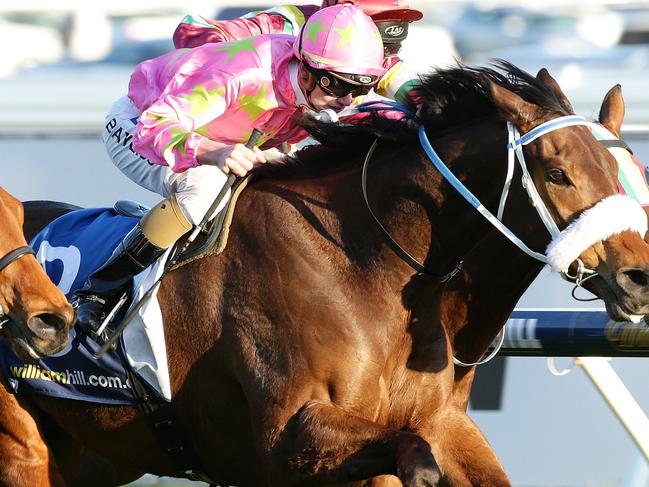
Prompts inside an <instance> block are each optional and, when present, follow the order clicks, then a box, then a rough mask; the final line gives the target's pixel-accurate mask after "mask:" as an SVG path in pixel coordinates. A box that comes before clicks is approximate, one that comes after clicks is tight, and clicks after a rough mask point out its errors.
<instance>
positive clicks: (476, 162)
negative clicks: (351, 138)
mask: <svg viewBox="0 0 649 487" xmlns="http://www.w3.org/2000/svg"><path fill="white" fill-rule="evenodd" d="M505 141H506V130H505V125H504V123H501V122H497V123H496V122H490V123H486V122H482V123H479V124H475V125H473V126H471V127H469V128H465V129H463V130H462V131H459V130H458V131H457V132H454V133H449V134H448V135H446V136H444V137H442V138H439V139H437V140H433V141H432V145H433V146H434V147H435V149H436V151H437V153H438V154H439V156H440V158H441V159H442V160H443V161H444V162H445V163H446V164H447V165H448V166H449V167H450V168H451V170H452V171H453V173H454V174H455V175H456V176H457V177H458V178H459V179H460V180H462V181H463V182H464V183H465V185H466V186H467V187H468V188H469V189H470V190H471V191H472V192H473V194H474V195H475V196H477V197H478V199H480V200H481V201H482V202H483V204H485V205H486V206H487V207H489V208H491V209H492V211H494V212H495V206H496V205H497V201H498V198H499V196H500V188H501V184H502V183H501V181H503V180H504V174H505V170H506V166H507V155H506V150H505ZM395 167H398V168H399V169H398V170H396V171H395ZM371 172H372V174H370V175H369V176H368V181H369V182H368V187H369V188H368V190H369V193H370V195H374V197H373V198H371V204H372V206H373V208H374V211H375V213H377V216H378V218H379V220H380V221H381V222H382V223H383V225H384V226H385V227H386V228H387V229H388V231H389V232H390V234H391V235H392V236H393V237H394V238H395V240H396V241H397V242H399V243H401V244H402V245H403V247H405V248H406V249H407V250H408V252H409V253H411V255H413V257H415V258H416V259H417V260H419V261H420V262H425V263H426V265H427V267H428V268H429V269H431V270H432V271H434V272H436V273H439V274H444V273H446V272H448V271H449V270H450V269H452V268H453V267H454V266H455V264H456V263H457V262H458V261H460V260H462V258H463V256H464V255H465V254H466V253H467V252H468V251H469V250H470V249H471V248H472V247H473V246H474V245H475V244H477V243H478V242H479V241H480V239H481V238H482V237H483V236H484V235H485V233H487V232H488V231H489V230H490V227H489V226H488V224H487V223H486V222H485V220H484V219H483V217H482V216H481V215H480V214H479V213H478V212H477V211H476V210H474V209H472V208H470V206H469V205H468V204H467V203H466V202H465V201H464V199H462V197H461V196H460V195H459V194H458V193H457V192H455V190H454V189H452V188H451V187H450V185H449V184H448V183H447V182H446V181H444V180H443V179H442V176H441V175H440V173H439V172H438V171H437V170H436V169H435V168H434V166H433V165H432V163H431V162H430V160H429V159H428V157H427V156H426V155H425V154H424V153H423V151H422V150H421V149H420V148H419V147H413V148H411V149H409V150H407V151H404V152H403V153H400V154H398V157H395V154H387V155H385V156H384V157H382V158H381V159H378V160H377V164H376V165H375V166H374V167H373V168H372V169H371Z"/></svg>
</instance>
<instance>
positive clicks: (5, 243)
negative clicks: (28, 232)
mask: <svg viewBox="0 0 649 487" xmlns="http://www.w3.org/2000/svg"><path fill="white" fill-rule="evenodd" d="M23 217H24V215H23V207H22V204H21V203H20V201H18V200H17V199H16V198H14V197H13V196H11V195H10V194H9V193H7V192H6V191H5V190H4V189H2V188H0V227H1V228H0V263H1V264H0V323H2V336H3V338H5V339H8V340H9V341H10V342H11V348H12V350H13V352H14V353H15V354H16V356H18V357H19V358H21V359H25V360H33V359H37V358H39V357H41V356H44V355H51V354H54V353H56V352H58V351H60V350H61V349H62V348H63V347H64V346H65V345H66V344H67V340H68V333H69V331H70V327H71V326H72V324H73V322H74V311H73V310H72V307H71V306H70V305H69V304H68V302H67V300H66V299H65V296H64V295H63V293H61V291H59V289H58V288H57V287H56V286H55V285H54V284H53V283H52V281H51V280H50V279H49V277H48V276H47V274H46V273H45V271H44V270H43V268H42V267H41V266H40V265H39V263H38V262H37V261H36V259H35V258H34V255H33V251H32V250H31V248H30V247H28V246H27V242H26V241H25V237H24V235H23V229H22V226H23Z"/></svg>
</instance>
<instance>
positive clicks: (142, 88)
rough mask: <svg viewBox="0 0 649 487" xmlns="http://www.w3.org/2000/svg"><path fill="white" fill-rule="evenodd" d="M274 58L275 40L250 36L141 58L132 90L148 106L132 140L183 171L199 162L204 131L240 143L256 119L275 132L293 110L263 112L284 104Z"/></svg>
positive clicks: (160, 161) (156, 159)
mask: <svg viewBox="0 0 649 487" xmlns="http://www.w3.org/2000/svg"><path fill="white" fill-rule="evenodd" d="M256 39H259V38H256ZM285 44H286V45H287V47H286V48H284V49H283V50H284V51H287V52H286V55H287V56H289V57H291V56H292V53H291V52H289V50H288V43H285ZM258 48H259V49H258ZM273 59H275V58H273V55H272V54H271V43H270V41H264V40H255V39H253V38H247V39H242V40H241V41H238V42H234V43H222V44H206V45H204V46H201V47H198V48H195V49H192V50H190V51H189V52H186V53H184V54H182V55H178V54H177V53H176V54H175V55H174V54H173V53H170V54H167V55H164V56H161V57H160V58H156V59H154V60H151V61H146V62H144V63H142V64H140V65H139V66H138V67H137V68H136V70H135V72H134V73H133V76H132V77H131V82H130V84H129V97H130V98H131V99H132V100H133V102H134V103H135V105H136V106H137V107H138V108H139V109H140V110H142V113H141V115H140V118H139V122H138V125H137V128H136V130H135V134H134V137H133V148H134V149H135V150H136V151H137V152H138V153H139V154H141V155H142V156H144V157H147V158H148V159H149V160H150V161H151V162H154V163H157V164H162V165H167V166H169V167H170V168H171V169H172V170H173V171H174V172H182V171H185V170H187V169H189V168H191V167H196V166H197V165H198V161H197V151H198V147H199V145H200V143H201V141H202V140H203V138H205V137H208V138H209V139H211V140H215V141H218V142H223V143H226V144H235V143H237V142H241V140H243V139H244V138H245V136H246V134H249V133H251V131H252V129H253V128H254V127H255V126H260V128H262V129H264V132H266V133H271V132H272V131H273V129H275V130H276V129H277V128H279V127H280V126H282V125H284V123H285V122H286V118H288V116H289V115H290V113H288V112H287V114H286V118H282V117H280V118H273V120H275V122H273V121H268V120H266V118H265V117H264V114H265V113H266V112H268V111H269V110H273V109H274V108H277V106H278V102H277V97H276V93H275V88H274V82H275V74H276V73H273V71H272V65H273ZM273 125H278V127H274V126H273Z"/></svg>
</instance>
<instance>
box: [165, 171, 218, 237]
mask: <svg viewBox="0 0 649 487" xmlns="http://www.w3.org/2000/svg"><path fill="white" fill-rule="evenodd" d="M183 176H184V177H182V178H181V179H179V180H178V181H177V183H176V197H177V199H178V204H179V205H180V208H181V209H182V210H183V213H184V215H185V216H186V217H187V218H188V219H189V220H191V222H192V223H194V224H195V225H198V224H199V223H200V222H201V221H202V220H203V217H204V216H205V213H207V210H209V208H210V206H212V203H213V202H214V199H215V198H216V197H217V196H218V194H219V192H220V191H221V188H223V186H224V185H225V182H226V181H227V175H226V174H224V173H223V171H221V170H220V169H219V168H217V167H215V166H198V167H194V168H191V169H188V170H187V171H186V172H185V173H184V174H183ZM229 199H230V192H229V191H228V193H227V195H226V196H225V197H224V198H223V200H222V201H221V203H220V204H219V206H218V208H217V210H216V211H215V212H214V213H213V214H212V215H211V216H210V218H213V217H214V216H215V215H216V213H218V212H219V211H221V210H222V209H223V208H224V207H225V205H226V203H227V202H228V200H229Z"/></svg>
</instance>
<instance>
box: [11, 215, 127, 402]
mask: <svg viewBox="0 0 649 487" xmlns="http://www.w3.org/2000/svg"><path fill="white" fill-rule="evenodd" d="M138 221H139V218H137V217H130V216H124V215H121V214H119V213H118V212H117V211H115V210H114V209H112V208H91V209H86V210H79V211H73V212H71V213H68V214H66V215H63V216H61V217H60V218H58V219H56V220H55V221H53V222H52V223H51V224H50V225H48V226H47V227H46V228H45V229H43V230H42V231H41V232H40V233H39V234H38V235H37V236H36V237H34V239H33V240H32V242H31V246H32V248H33V249H34V250H35V251H36V252H37V258H38V259H39V262H41V263H42V265H43V267H44V268H45V270H46V272H47V274H48V275H49V276H50V278H51V279H52V281H53V282H54V283H55V284H56V285H57V286H58V287H59V289H61V290H62V291H63V293H64V294H65V295H66V296H67V297H68V299H70V297H71V296H72V294H73V293H74V291H75V290H76V289H79V288H81V287H82V286H83V284H84V283H85V281H86V279H87V278H88V276H89V275H90V274H91V273H92V272H93V271H94V270H95V269H97V268H99V266H101V265H102V264H103V263H105V262H106V261H107V260H108V258H109V257H110V256H111V255H112V252H113V250H114V249H115V248H116V247H117V245H118V244H119V243H120V242H121V240H122V238H123V237H124V236H125V235H126V234H127V233H128V232H129V230H131V229H132V228H133V227H134V226H135V225H136V224H137V222H138ZM98 350H99V346H98V345H97V344H96V343H95V342H94V341H93V340H92V339H90V338H88V337H87V336H86V335H84V334H82V333H75V331H74V330H72V331H71V334H70V343H69V345H68V346H67V347H66V348H65V349H64V350H62V351H61V352H59V353H58V354H56V355H54V356H51V357H46V358H44V359H42V360H40V361H38V362H37V363H26V362H24V361H22V360H19V359H18V358H16V357H15V356H14V355H13V354H12V353H11V350H10V348H9V346H8V345H7V343H6V342H4V341H2V340H0V369H2V372H3V374H4V376H5V377H6V378H7V380H8V382H9V385H10V386H11V388H12V390H13V392H14V393H36V394H42V395H47V396H55V397H63V398H68V399H78V400H83V401H89V402H94V403H102V404H135V403H136V402H137V401H136V399H135V397H134V396H133V392H132V390H131V387H130V384H129V381H128V375H127V373H126V371H125V369H124V365H123V364H124V363H126V361H125V359H124V358H123V355H122V350H119V352H113V351H109V352H108V353H106V354H105V355H104V357H103V358H102V359H101V361H97V360H95V359H94V358H93V354H94V353H96V352H97V351H98Z"/></svg>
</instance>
